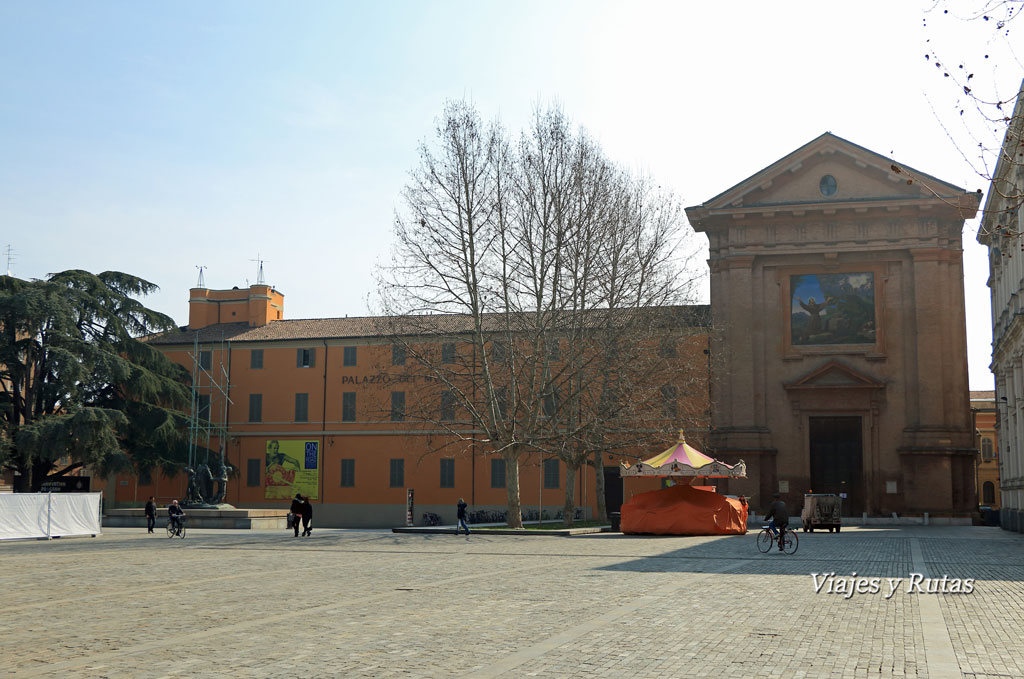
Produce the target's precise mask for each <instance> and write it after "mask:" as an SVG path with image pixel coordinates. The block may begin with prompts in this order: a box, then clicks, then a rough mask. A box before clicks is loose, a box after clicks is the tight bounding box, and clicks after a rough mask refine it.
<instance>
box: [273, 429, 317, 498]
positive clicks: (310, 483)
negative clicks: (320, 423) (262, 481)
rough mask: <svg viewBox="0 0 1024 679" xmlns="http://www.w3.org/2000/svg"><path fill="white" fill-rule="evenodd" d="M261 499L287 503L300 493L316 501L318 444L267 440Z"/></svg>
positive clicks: (313, 442) (314, 442)
mask: <svg viewBox="0 0 1024 679" xmlns="http://www.w3.org/2000/svg"><path fill="white" fill-rule="evenodd" d="M265 478H266V486H265V492H264V495H263V496H264V497H265V498H266V499H267V500H287V499H290V498H293V497H295V495H296V493H301V494H302V496H303V497H308V498H309V499H311V500H316V499H318V495H317V491H318V489H319V488H320V442H319V441H295V440H290V441H289V440H284V439H270V440H268V441H267V469H266V477H265Z"/></svg>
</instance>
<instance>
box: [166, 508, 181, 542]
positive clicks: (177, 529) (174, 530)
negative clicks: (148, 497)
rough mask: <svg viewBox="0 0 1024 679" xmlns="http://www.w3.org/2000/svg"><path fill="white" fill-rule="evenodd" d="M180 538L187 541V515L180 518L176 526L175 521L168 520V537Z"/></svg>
mask: <svg viewBox="0 0 1024 679" xmlns="http://www.w3.org/2000/svg"><path fill="white" fill-rule="evenodd" d="M174 536H178V537H179V538H181V539H183V540H184V539H185V515H184V514H182V515H180V516H179V517H178V523H177V525H175V523H174V521H171V520H170V519H168V521H167V537H169V538H173V537H174Z"/></svg>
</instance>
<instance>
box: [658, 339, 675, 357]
mask: <svg viewBox="0 0 1024 679" xmlns="http://www.w3.org/2000/svg"><path fill="white" fill-rule="evenodd" d="M658 354H659V355H660V356H661V357H662V358H676V357H678V356H679V351H678V350H677V349H676V340H675V338H674V337H666V338H664V339H663V340H661V347H660V348H659V350H658Z"/></svg>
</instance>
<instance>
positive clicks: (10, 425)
mask: <svg viewBox="0 0 1024 679" xmlns="http://www.w3.org/2000/svg"><path fill="white" fill-rule="evenodd" d="M156 289H157V288H156V286H155V285H154V284H152V283H149V282H148V281H145V280H143V279H141V278H138V277H136V276H131V275H129V274H125V273H120V272H117V271H106V272H103V273H100V274H92V273H89V272H87V271H81V270H69V271H63V272H61V273H57V274H51V275H50V276H48V277H47V278H46V279H45V280H21V279H18V278H14V277H11V276H0V337H2V339H0V469H4V470H5V471H7V470H13V471H15V472H17V473H18V475H16V476H15V490H18V491H22V492H24V491H32V492H37V491H38V490H39V489H40V488H41V487H42V484H43V481H44V480H46V479H47V478H50V479H53V478H57V477H61V476H63V475H65V474H68V473H69V472H72V471H74V470H76V469H79V468H81V467H86V466H87V467H89V468H91V469H92V470H94V471H95V472H97V473H98V474H101V475H107V474H110V473H113V472H119V471H133V472H135V473H140V474H142V475H143V476H144V477H145V476H147V475H148V474H149V471H150V470H151V469H153V468H154V467H161V468H163V469H165V470H167V471H173V470H176V469H180V467H181V466H182V464H183V463H184V461H185V456H186V455H187V450H188V417H187V414H186V413H185V412H184V410H185V409H186V408H188V407H189V404H190V396H189V394H190V392H189V387H188V384H189V377H188V373H187V372H186V371H185V370H184V369H183V368H181V367H180V366H178V365H176V364H175V363H173V362H171V361H170V360H169V359H168V358H167V357H166V356H164V355H163V354H161V353H160V352H159V351H157V350H156V349H154V348H153V347H151V346H149V345H148V344H147V343H146V342H145V341H144V339H145V337H146V336H147V335H150V334H152V333H154V332H159V331H163V330H167V329H170V328H172V327H174V321H173V320H172V319H171V318H170V317H168V316H166V315H164V314H161V313H159V312H156V311H153V310H152V309H148V308H146V307H145V306H144V305H143V304H142V303H141V302H139V301H138V299H136V298H137V297H141V296H144V295H146V294H149V293H151V292H153V291H154V290H156Z"/></svg>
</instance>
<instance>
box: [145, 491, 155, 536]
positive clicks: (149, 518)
mask: <svg viewBox="0 0 1024 679" xmlns="http://www.w3.org/2000/svg"><path fill="white" fill-rule="evenodd" d="M153 500H154V497H153V496H152V495H150V496H149V501H148V502H146V530H147V531H149V532H150V533H152V532H153V526H155V525H156V503H155V502H153Z"/></svg>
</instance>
